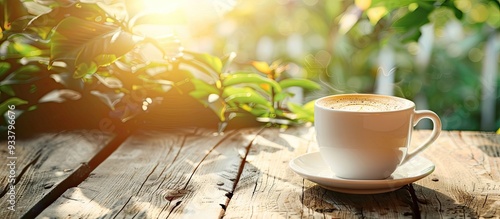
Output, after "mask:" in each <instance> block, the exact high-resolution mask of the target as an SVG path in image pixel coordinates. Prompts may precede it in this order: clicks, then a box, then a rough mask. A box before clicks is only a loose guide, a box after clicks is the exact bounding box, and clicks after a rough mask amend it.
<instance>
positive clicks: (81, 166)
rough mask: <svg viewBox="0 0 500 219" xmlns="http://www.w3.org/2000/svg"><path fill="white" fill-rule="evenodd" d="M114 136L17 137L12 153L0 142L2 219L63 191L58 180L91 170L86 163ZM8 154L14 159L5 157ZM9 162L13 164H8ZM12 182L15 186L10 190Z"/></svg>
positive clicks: (80, 133)
mask: <svg viewBox="0 0 500 219" xmlns="http://www.w3.org/2000/svg"><path fill="white" fill-rule="evenodd" d="M113 138H114V135H111V134H106V133H103V132H93V131H71V132H61V133H46V134H40V135H38V136H35V137H32V138H30V139H23V140H20V139H19V140H16V142H15V146H16V148H15V154H14V155H9V154H8V151H7V150H6V148H7V147H6V145H7V142H2V143H1V145H2V148H1V149H0V156H1V157H2V162H1V163H2V165H1V166H0V188H1V193H0V194H1V195H0V206H1V209H0V215H2V218H20V217H22V216H26V214H27V213H28V212H29V211H34V212H36V211H37V210H36V209H34V208H38V207H42V208H43V207H45V206H38V204H40V202H42V201H43V200H45V198H47V196H48V195H50V194H57V193H58V192H59V193H62V192H63V191H64V190H65V188H62V187H61V183H63V182H65V183H71V182H69V181H68V180H71V179H72V178H71V177H70V176H75V175H82V174H88V173H89V172H90V170H89V168H88V165H87V163H88V162H89V161H90V160H91V159H92V158H93V157H94V156H95V155H96V154H97V153H98V152H99V151H100V150H101V149H102V148H103V147H104V146H106V144H107V143H108V142H110V141H111V140H112V139H113ZM9 156H10V157H12V156H13V157H15V158H13V159H6V158H7V157H9ZM11 162H13V163H15V165H13V166H12V165H7V164H8V163H11ZM13 163H11V164H13ZM11 166H12V167H13V169H12V170H13V171H12V170H11V169H10V167H11ZM11 174H12V175H11ZM9 180H10V181H9ZM13 181H15V183H14V188H13V189H11V188H10V186H11V185H12V182H13ZM75 183H77V182H75ZM59 190H61V191H59ZM14 193H15V194H14ZM57 196H58V195H57ZM12 200H14V201H15V206H13V207H12V208H10V209H9V207H10V206H12V204H14V202H13V201H12ZM47 205H48V204H47ZM13 210H15V211H13ZM28 217H30V216H28Z"/></svg>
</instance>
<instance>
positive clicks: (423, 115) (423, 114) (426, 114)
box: [401, 110, 441, 164]
mask: <svg viewBox="0 0 500 219" xmlns="http://www.w3.org/2000/svg"><path fill="white" fill-rule="evenodd" d="M421 119H430V120H431V121H432V123H433V124H434V127H433V128H432V133H431V135H430V136H429V138H427V140H426V141H425V143H423V144H422V145H420V146H419V147H417V149H415V150H414V151H412V152H411V153H410V152H409V153H408V154H407V155H406V157H405V159H404V160H403V162H401V164H403V163H406V162H407V161H409V160H411V159H412V158H413V157H415V155H417V154H419V153H420V152H422V151H424V150H425V149H426V148H427V147H429V145H431V143H432V142H434V141H435V140H436V139H437V138H438V137H439V134H441V119H439V116H438V115H437V114H436V113H434V112H432V111H430V110H416V111H415V113H414V115H413V126H416V125H417V123H418V122H419V121H420V120H421Z"/></svg>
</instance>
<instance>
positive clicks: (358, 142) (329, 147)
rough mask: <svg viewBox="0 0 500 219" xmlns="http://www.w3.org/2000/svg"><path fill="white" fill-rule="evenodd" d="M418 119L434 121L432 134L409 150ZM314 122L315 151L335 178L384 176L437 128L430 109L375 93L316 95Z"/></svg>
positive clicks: (433, 136) (434, 135) (432, 138)
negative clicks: (319, 96)
mask: <svg viewBox="0 0 500 219" xmlns="http://www.w3.org/2000/svg"><path fill="white" fill-rule="evenodd" d="M423 118H427V119H430V120H432V122H433V123H434V127H433V130H432V133H431V134H430V136H429V138H428V139H427V140H426V141H425V142H424V143H423V144H422V145H420V146H419V147H417V148H416V149H415V150H413V151H412V152H409V151H408V146H409V145H410V140H411V133H412V130H413V127H414V126H415V125H416V124H417V123H418V122H419V121H420V120H421V119H423ZM314 125H315V130H316V139H317V141H318V145H319V150H320V153H321V156H322V157H323V159H324V160H325V162H326V163H327V164H328V165H329V166H330V168H331V170H332V172H333V173H334V174H335V175H336V176H337V177H340V178H347V179H366V180H368V179H371V180H376V179H385V178H387V177H389V176H390V175H391V174H392V173H393V172H394V171H395V170H396V168H397V167H398V166H399V165H402V164H403V163H405V162H406V161H408V160H410V159H411V158H412V157H414V156H415V155H417V154H418V153H420V152H422V151H423V150H424V149H426V148H427V147H428V146H429V145H430V144H431V143H432V142H434V141H435V140H436V139H437V138H438V136H439V134H440V133H441V120H440V119H439V117H438V116H437V115H436V113H434V112H432V111H429V110H415V103H413V102H412V101H410V100H407V99H403V98H399V97H393V96H385V95H375V94H340V95H332V96H326V97H323V98H320V99H318V100H316V102H315V105H314Z"/></svg>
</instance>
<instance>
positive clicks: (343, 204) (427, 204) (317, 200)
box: [303, 184, 477, 218]
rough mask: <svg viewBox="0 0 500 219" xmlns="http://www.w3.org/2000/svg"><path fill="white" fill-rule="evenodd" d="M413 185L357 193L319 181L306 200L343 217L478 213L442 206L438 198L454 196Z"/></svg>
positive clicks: (458, 206) (314, 207)
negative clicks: (333, 188)
mask: <svg viewBox="0 0 500 219" xmlns="http://www.w3.org/2000/svg"><path fill="white" fill-rule="evenodd" d="M411 186H413V188H414V192H413V194H412V192H411V190H412V189H411V188H410V186H409V185H406V186H404V187H402V188H400V189H398V190H396V191H393V192H388V193H382V194H373V195H356V194H345V193H340V192H334V191H330V190H327V189H324V188H322V187H320V186H318V185H315V186H312V187H310V188H309V189H307V190H305V191H304V197H303V204H304V206H306V207H307V208H309V209H311V210H313V211H315V212H318V213H324V214H332V215H335V216H341V217H342V215H344V216H348V215H351V216H352V215H356V216H359V217H363V218H364V217H367V218H372V217H376V218H378V217H388V218H391V217H404V216H408V217H413V218H420V217H424V218H426V217H429V218H435V217H440V216H442V215H448V214H457V213H458V214H461V215H464V216H465V217H471V216H472V217H474V215H477V214H476V212H475V211H474V210H473V209H470V208H468V207H466V206H464V205H461V204H459V203H452V204H451V205H450V203H448V204H447V205H446V206H447V207H446V209H441V207H440V206H441V205H439V204H435V202H447V201H452V200H454V199H453V198H451V197H449V196H446V195H444V194H442V193H440V192H437V191H434V190H432V189H429V188H427V187H423V186H420V185H416V184H412V185H411Z"/></svg>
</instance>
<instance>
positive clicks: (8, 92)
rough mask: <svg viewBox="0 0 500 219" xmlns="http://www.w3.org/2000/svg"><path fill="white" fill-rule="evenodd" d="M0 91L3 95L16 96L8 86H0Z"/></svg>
mask: <svg viewBox="0 0 500 219" xmlns="http://www.w3.org/2000/svg"><path fill="white" fill-rule="evenodd" d="M0 91H2V92H3V93H6V94H7V95H9V96H16V93H15V92H14V90H13V89H12V86H10V85H2V86H0Z"/></svg>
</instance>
